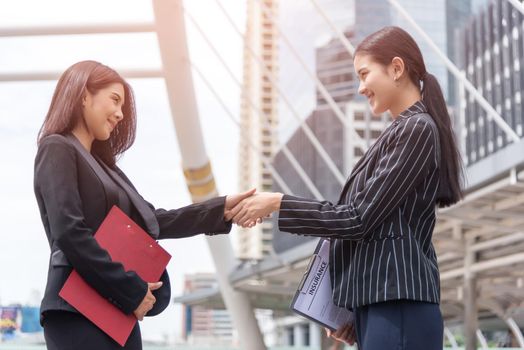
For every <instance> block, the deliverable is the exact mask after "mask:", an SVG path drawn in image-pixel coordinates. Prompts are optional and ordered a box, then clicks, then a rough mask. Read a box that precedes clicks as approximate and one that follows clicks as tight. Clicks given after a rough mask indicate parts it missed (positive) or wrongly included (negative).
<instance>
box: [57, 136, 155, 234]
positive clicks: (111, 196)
mask: <svg viewBox="0 0 524 350" xmlns="http://www.w3.org/2000/svg"><path fill="white" fill-rule="evenodd" d="M66 137H67V139H68V140H69V141H70V142H71V144H72V145H73V146H74V147H75V148H76V150H77V151H78V153H79V154H80V156H82V158H84V159H85V160H86V162H87V163H88V164H89V166H90V167H91V169H93V171H94V172H95V174H96V176H97V177H98V178H99V179H100V181H101V182H102V184H103V187H104V191H105V193H106V201H107V204H108V210H109V209H111V207H112V205H113V204H114V203H118V194H117V193H115V191H111V188H112V187H114V184H115V183H116V184H117V185H119V186H120V187H121V188H122V190H124V192H126V194H127V196H128V197H129V200H130V201H131V203H133V205H134V207H135V208H136V210H137V212H138V213H139V214H140V216H141V217H142V219H143V220H144V223H145V225H146V227H147V231H148V232H149V234H150V235H151V236H152V237H153V238H158V236H159V231H160V230H159V227H158V221H157V219H156V217H155V214H154V213H153V211H152V210H151V208H149V206H148V205H147V204H146V203H145V201H144V200H143V199H142V198H141V197H140V195H139V194H138V193H137V192H136V191H135V190H133V189H132V188H131V186H129V185H128V184H127V183H126V182H125V181H124V180H123V179H122V178H121V177H120V176H118V174H116V172H115V171H114V170H112V169H111V168H109V166H107V165H106V164H105V163H104V162H103V161H101V160H100V161H99V162H97V161H96V159H95V157H94V156H93V155H92V154H91V153H89V152H88V151H87V150H86V149H85V148H84V146H83V145H82V144H81V143H80V141H78V139H77V138H76V137H75V136H74V135H71V134H69V135H66Z"/></svg>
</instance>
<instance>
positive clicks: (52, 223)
mask: <svg viewBox="0 0 524 350" xmlns="http://www.w3.org/2000/svg"><path fill="white" fill-rule="evenodd" d="M76 162H77V159H76V151H75V149H74V148H73V147H72V146H71V145H69V144H68V143H67V142H66V141H65V140H62V139H60V137H59V136H56V137H55V136H51V137H48V138H46V139H44V140H43V141H42V143H41V145H40V147H39V149H38V153H37V156H36V160H35V189H36V192H37V195H39V196H41V198H42V200H43V203H44V205H45V209H46V215H47V221H48V225H49V229H50V232H51V236H52V239H53V240H54V241H55V242H56V244H57V245H58V247H59V248H60V249H61V250H62V252H63V253H64V255H65V256H66V258H67V260H68V261H69V262H70V263H71V265H72V266H73V267H74V269H75V270H76V271H77V272H78V273H79V274H80V275H81V276H82V278H83V279H84V280H85V281H86V282H87V283H88V284H89V285H90V286H92V287H93V288H95V289H96V290H97V291H98V292H99V293H100V294H101V295H102V296H104V297H105V298H107V299H108V300H110V301H112V302H113V304H115V305H116V306H117V307H119V308H120V309H121V310H122V311H124V312H125V313H128V314H129V313H132V312H133V311H134V310H135V309H136V308H137V307H138V305H139V304H140V302H141V301H142V300H143V298H144V296H145V294H146V292H147V283H146V282H144V281H143V280H142V279H141V278H140V277H139V276H138V275H137V274H136V273H135V272H133V271H125V269H124V267H123V266H122V264H120V263H118V262H114V261H112V260H111V258H110V256H109V254H108V253H107V251H106V250H105V249H103V248H102V247H100V245H99V244H98V243H97V241H96V240H95V239H94V237H93V234H94V232H95V229H94V228H93V227H89V226H88V225H87V224H86V221H85V219H84V213H83V205H82V200H81V197H80V194H79V190H78V178H77V166H76V164H77V163H76Z"/></svg>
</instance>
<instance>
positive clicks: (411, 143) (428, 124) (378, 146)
mask: <svg viewBox="0 0 524 350" xmlns="http://www.w3.org/2000/svg"><path fill="white" fill-rule="evenodd" d="M439 163H440V143H439V135H438V129H437V126H436V124H435V122H434V121H433V119H432V118H431V116H430V115H429V114H427V111H426V107H425V106H424V105H423V103H422V102H421V101H419V102H417V103H415V104H414V105H413V106H411V107H410V108H409V109H407V110H406V111H404V112H403V113H401V114H400V116H399V117H398V118H397V119H396V120H395V121H394V122H393V123H392V124H391V125H390V126H389V127H388V128H387V129H386V130H384V132H383V133H382V134H381V135H380V137H379V139H378V140H377V141H376V142H375V143H374V144H373V146H372V147H371V148H370V149H369V150H368V151H367V152H366V153H365V154H364V156H363V157H362V158H361V159H360V161H359V162H358V163H357V164H356V165H355V167H354V169H353V171H352V173H351V175H350V177H349V179H348V180H347V182H346V184H345V186H344V189H343V191H342V193H341V195H340V199H339V202H338V204H337V205H333V204H331V203H329V202H320V201H316V200H311V199H305V198H298V197H293V196H288V195H285V196H284V197H283V198H282V204H281V207H280V212H279V220H278V223H279V228H280V230H281V231H286V232H291V233H297V234H302V235H311V236H318V237H325V238H330V239H331V251H330V273H331V283H332V286H333V298H334V301H335V303H336V304H337V305H339V306H342V307H346V308H348V309H353V308H355V307H358V306H362V305H367V304H372V303H378V302H383V301H387V300H396V299H409V300H420V301H427V302H432V303H439V300H440V284H439V271H438V266H437V257H436V254H435V250H434V248H433V244H432V243H431V238H432V234H433V228H434V225H435V219H436V217H435V211H436V199H437V195H438V191H439Z"/></svg>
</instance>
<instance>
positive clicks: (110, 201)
mask: <svg viewBox="0 0 524 350" xmlns="http://www.w3.org/2000/svg"><path fill="white" fill-rule="evenodd" d="M66 138H67V139H68V141H69V142H70V143H71V144H72V145H73V147H75V148H76V150H77V152H78V154H80V156H81V157H82V158H84V159H85V161H86V162H87V164H89V166H90V167H91V169H93V171H94V172H95V174H96V176H97V177H98V179H99V180H100V182H101V183H102V188H103V189H104V192H105V195H106V207H107V210H108V211H109V209H111V207H112V206H113V205H114V204H115V203H118V194H117V193H116V192H115V191H113V190H112V188H113V187H114V185H113V183H112V181H111V178H110V177H109V176H108V175H107V174H106V173H105V172H104V171H103V170H102V168H101V167H100V164H98V163H97V162H96V160H95V158H93V156H92V155H91V154H90V153H89V152H88V151H87V150H86V149H85V148H84V146H82V144H81V143H80V141H78V139H77V138H76V137H75V136H74V135H71V134H68V135H66Z"/></svg>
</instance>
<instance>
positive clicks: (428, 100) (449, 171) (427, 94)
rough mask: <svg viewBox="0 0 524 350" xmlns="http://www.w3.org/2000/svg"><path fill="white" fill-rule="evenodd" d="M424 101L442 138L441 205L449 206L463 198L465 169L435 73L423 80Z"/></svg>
mask: <svg viewBox="0 0 524 350" xmlns="http://www.w3.org/2000/svg"><path fill="white" fill-rule="evenodd" d="M422 102H423V103H424V105H425V106H426V108H427V109H428V113H429V115H431V117H432V118H433V120H434V121H435V124H437V128H438V132H439V136H440V153H441V159H440V186H439V196H438V199H439V206H440V207H447V206H449V205H452V204H455V203H456V202H458V201H459V200H460V199H461V198H462V196H463V195H462V188H461V184H462V183H463V180H464V177H463V168H462V159H461V157H460V152H459V150H458V147H457V142H456V140H455V133H454V132H453V128H452V123H451V118H450V117H449V113H448V108H447V106H446V101H445V100H444V96H443V94H442V90H441V89H440V84H439V83H438V81H437V78H435V76H434V75H433V74H429V73H427V72H426V73H425V74H424V76H423V79H422Z"/></svg>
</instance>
